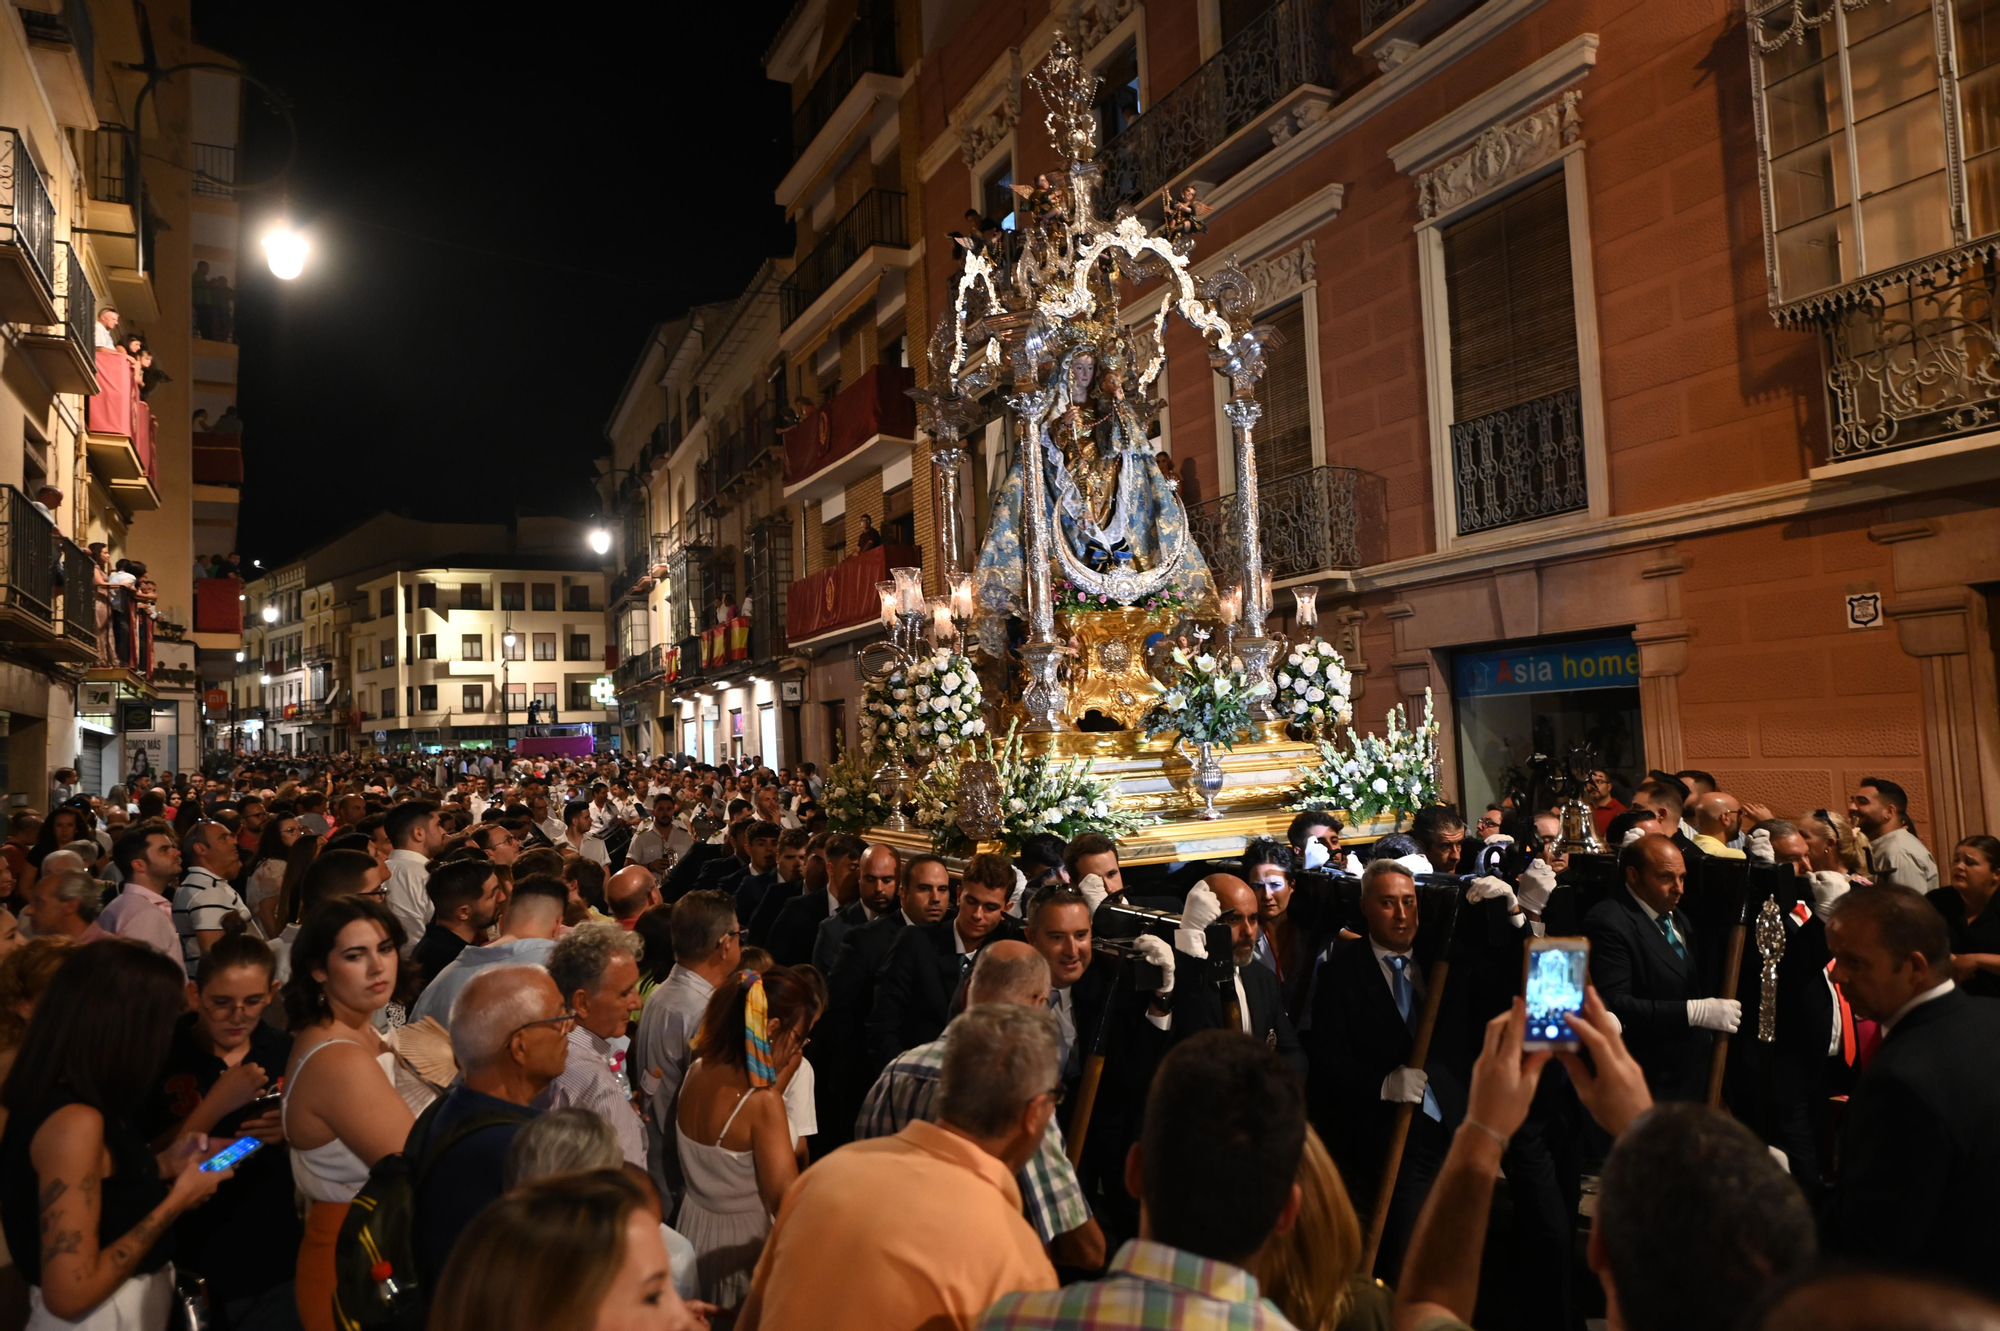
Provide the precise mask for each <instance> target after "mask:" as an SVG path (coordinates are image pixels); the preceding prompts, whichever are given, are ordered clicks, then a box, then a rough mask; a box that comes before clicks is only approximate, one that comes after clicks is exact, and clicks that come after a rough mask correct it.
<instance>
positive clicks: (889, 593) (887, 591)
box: [875, 582, 896, 629]
mask: <svg viewBox="0 0 2000 1331" xmlns="http://www.w3.org/2000/svg"><path fill="white" fill-rule="evenodd" d="M875 594H876V595H878V596H880V597H881V598H882V627H883V628H885V629H892V628H894V627H896V584H895V583H893V582H878V583H876V584H875Z"/></svg>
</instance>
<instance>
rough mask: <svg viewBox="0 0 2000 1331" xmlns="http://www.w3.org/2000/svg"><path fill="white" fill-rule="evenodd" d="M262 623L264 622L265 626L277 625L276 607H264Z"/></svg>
mask: <svg viewBox="0 0 2000 1331" xmlns="http://www.w3.org/2000/svg"><path fill="white" fill-rule="evenodd" d="M264 622H265V623H266V624H275V623H277V622H278V607H277V606H275V605H267V606H265V607H264Z"/></svg>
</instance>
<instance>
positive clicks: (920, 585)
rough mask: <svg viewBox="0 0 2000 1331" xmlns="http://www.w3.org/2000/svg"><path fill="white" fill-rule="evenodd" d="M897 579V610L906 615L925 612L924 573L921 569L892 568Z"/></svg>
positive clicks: (891, 572)
mask: <svg viewBox="0 0 2000 1331" xmlns="http://www.w3.org/2000/svg"><path fill="white" fill-rule="evenodd" d="M889 572H890V574H891V575H892V576H893V577H894V578H895V579H896V582H895V587H896V602H897V604H896V609H897V610H899V611H901V612H902V613H903V614H906V615H921V614H922V613H923V612H924V571H923V570H922V569H920V568H892V569H890V570H889Z"/></svg>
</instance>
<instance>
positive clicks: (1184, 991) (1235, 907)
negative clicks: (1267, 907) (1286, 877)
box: [1173, 873, 1306, 1078]
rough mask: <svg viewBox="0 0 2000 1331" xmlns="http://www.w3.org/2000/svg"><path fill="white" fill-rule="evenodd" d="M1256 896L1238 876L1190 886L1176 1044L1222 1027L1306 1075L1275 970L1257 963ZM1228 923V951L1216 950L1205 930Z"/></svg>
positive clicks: (1178, 974)
mask: <svg viewBox="0 0 2000 1331" xmlns="http://www.w3.org/2000/svg"><path fill="white" fill-rule="evenodd" d="M1257 905H1258V902H1257V893H1256V891H1255V890H1254V889H1252V888H1251V886H1250V884H1248V883H1246V882H1244V881H1243V880H1242V879H1241V878H1238V877H1236V876H1235V875H1234V874H1226V873H1212V874H1210V875H1208V877H1206V878H1204V879H1202V880H1201V881H1200V882H1199V883H1196V884H1195V885H1194V886H1193V887H1192V888H1191V889H1189V891H1188V896H1187V902H1186V904H1185V905H1184V906H1183V907H1182V909H1181V927H1180V928H1179V929H1178V930H1176V931H1175V933H1174V952H1175V957H1174V1021H1173V1026H1174V1042H1175V1043H1176V1044H1178V1043H1179V1042H1180V1041H1182V1040H1185V1039H1186V1038H1187V1037H1188V1036H1190V1035H1193V1034H1194V1033H1195V1032H1196V1031H1204V1030H1209V1029H1211V1028H1215V1027H1221V1028H1222V1029H1225V1030H1231V1029H1233V1030H1239V1031H1241V1032H1243V1033H1244V1034H1245V1035H1248V1036H1251V1037H1253V1038H1254V1039H1256V1040H1257V1041H1258V1042H1259V1043H1261V1044H1262V1045H1263V1046H1264V1047H1265V1048H1267V1049H1275V1050H1276V1051H1277V1052H1278V1056H1279V1057H1280V1058H1282V1059H1284V1060H1285V1062H1286V1064H1287V1065H1288V1066H1289V1067H1290V1068H1291V1069H1292V1071H1293V1072H1295V1073H1297V1074H1298V1075H1299V1076H1300V1077H1301V1078H1303V1077H1304V1076H1305V1075H1306V1054H1305V1050H1304V1049H1303V1048H1302V1047H1301V1046H1300V1044H1299V1037H1298V1032H1297V1031H1295V1030H1294V1029H1293V1028H1292V1020H1291V1018H1290V1017H1289V1016H1288V1015H1286V1012H1285V996H1284V992H1283V990H1281V989H1280V988H1279V987H1278V977H1277V975H1276V974H1275V973H1274V972H1273V971H1272V970H1271V968H1270V967H1268V966H1265V965H1262V964H1260V963H1259V962H1258V961H1257V938H1258V931H1257ZM1218 923H1219V924H1226V925H1228V926H1229V942H1230V951H1229V954H1228V955H1226V956H1220V955H1212V954H1211V952H1210V950H1209V948H1208V941H1207V936H1206V935H1207V929H1208V926H1209V925H1211V924H1218Z"/></svg>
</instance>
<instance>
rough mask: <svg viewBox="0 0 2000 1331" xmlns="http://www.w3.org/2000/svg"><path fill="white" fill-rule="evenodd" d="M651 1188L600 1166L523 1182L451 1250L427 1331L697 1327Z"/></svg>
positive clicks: (667, 1330)
mask: <svg viewBox="0 0 2000 1331" xmlns="http://www.w3.org/2000/svg"><path fill="white" fill-rule="evenodd" d="M702 1325H703V1323H702V1322H701V1321H700V1320H699V1319H698V1318H697V1317H696V1316H695V1314H694V1313H693V1311H692V1310H691V1309H689V1308H688V1306H687V1305H686V1304H684V1303H682V1302H681V1300H680V1298H679V1296H678V1295H676V1294H675V1293H674V1287H673V1282H672V1279H671V1276H670V1272H669V1265H668V1258H667V1246H666V1244H665V1243H663V1242H662V1241H661V1238H660V1217H659V1213H658V1211H657V1210H655V1209H654V1203H653V1199H652V1197H651V1195H650V1194H649V1193H648V1192H647V1191H646V1190H645V1189H644V1188H642V1187H640V1186H639V1184H637V1183H635V1182H633V1181H632V1180H631V1179H630V1178H628V1177H626V1176H625V1175H624V1174H623V1173H621V1172H619V1171H617V1170H612V1169H599V1170H595V1171H592V1172H591V1173H587V1174H560V1175H556V1176H554V1177H550V1178H539V1179H535V1180H533V1181H532V1182H529V1183H525V1184H523V1185H522V1186H520V1187H518V1188H516V1189H515V1190H514V1191H512V1192H510V1193H508V1194H507V1195H506V1196H504V1197H502V1198H501V1199H500V1200H499V1201H496V1202H493V1203H492V1204H491V1205H489V1206H487V1208H486V1209H485V1210H483V1211H481V1212H480V1213H479V1215H478V1217H477V1218H476V1219H474V1220H473V1222H472V1224H471V1225H469V1226H468V1227H467V1228H466V1230H465V1233H464V1234H463V1235H461V1236H460V1238H459V1240H458V1242H457V1244H455V1245H454V1246H453V1248H452V1250H451V1260H450V1261H449V1262H447V1263H446V1264H445V1268H444V1275H443V1276H442V1277H441V1278H440V1279H439V1281H438V1287H437V1293H436V1294H435V1295H434V1296H433V1297H432V1299H431V1317H430V1326H429V1331H696V1328H699V1327H700V1326H702Z"/></svg>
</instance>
